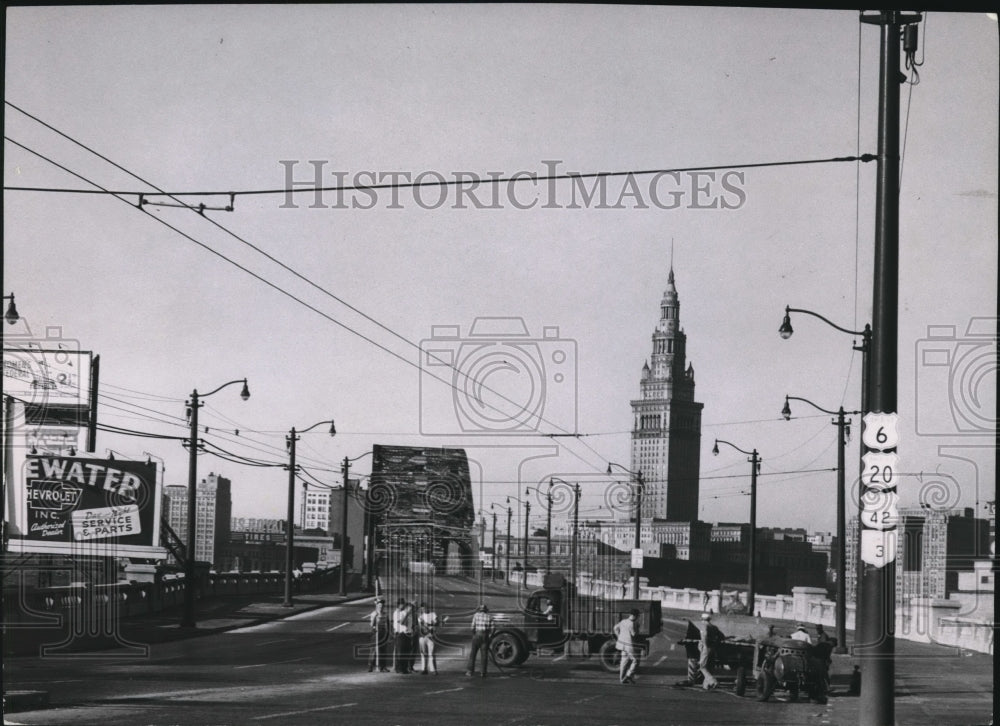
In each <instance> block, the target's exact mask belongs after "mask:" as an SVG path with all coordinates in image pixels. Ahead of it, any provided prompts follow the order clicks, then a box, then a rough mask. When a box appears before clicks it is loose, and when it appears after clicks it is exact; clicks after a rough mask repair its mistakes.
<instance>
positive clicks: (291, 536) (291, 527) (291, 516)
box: [282, 426, 299, 608]
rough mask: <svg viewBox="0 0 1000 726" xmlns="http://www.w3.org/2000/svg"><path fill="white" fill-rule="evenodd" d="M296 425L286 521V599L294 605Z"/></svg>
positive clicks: (290, 450) (290, 453)
mask: <svg viewBox="0 0 1000 726" xmlns="http://www.w3.org/2000/svg"><path fill="white" fill-rule="evenodd" d="M298 439H299V437H298V436H296V434H295V427H294V426H292V430H291V431H290V432H289V434H288V520H287V521H286V522H285V601H284V602H283V603H282V605H283V606H284V607H286V608H290V607H292V604H293V603H292V570H293V569H295V442H296V441H298Z"/></svg>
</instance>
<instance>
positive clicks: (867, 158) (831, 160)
mask: <svg viewBox="0 0 1000 726" xmlns="http://www.w3.org/2000/svg"><path fill="white" fill-rule="evenodd" d="M5 103H7V104H8V105H10V106H11V107H12V108H14V109H15V110H17V111H19V112H20V113H22V114H24V115H25V116H27V117H28V118H31V119H32V120H34V121H35V122H36V123H39V124H41V125H43V126H44V127H46V128H48V129H50V130H51V131H53V132H54V133H57V134H59V135H60V136H62V137H63V138H65V139H67V140H68V141H70V142H72V143H74V144H76V145H78V146H80V147H81V148H83V149H85V150H86V151H88V152H89V153H91V154H94V155H95V156H97V157H98V158H100V159H102V160H103V161H105V162H106V163H109V164H111V165H113V166H115V167H116V168H118V169H120V170H121V171H123V172H125V173H127V174H129V175H130V176H132V177H133V178H135V179H137V180H138V181H140V182H142V183H143V184H146V185H148V186H152V187H153V188H154V189H156V190H157V194H159V195H164V196H168V197H170V198H172V199H174V201H176V202H178V204H179V205H180V206H184V207H187V208H188V209H191V210H192V211H199V210H198V209H197V208H196V207H192V206H189V205H185V204H183V203H181V202H180V200H179V199H175V197H176V196H182V195H189V194H191V193H181V194H171V193H168V192H165V191H163V190H162V189H159V188H158V187H156V185H154V184H152V183H150V182H148V181H147V180H145V179H142V178H141V177H140V176H138V175H137V174H135V173H133V172H131V171H130V170H128V169H126V168H125V167H123V166H121V165H120V164H117V163H116V162H114V161H112V160H111V159H109V158H108V157H106V156H104V155H102V154H100V153H99V152H97V151H95V150H94V149H91V148H90V147H89V146H87V145H86V144H83V143H82V142H80V141H78V140H76V139H75V138H73V137H71V136H69V135H68V134H66V133H64V132H62V131H60V130H59V129H56V128H55V127H54V126H52V125H50V124H48V123H46V122H45V121H43V120H42V119H40V118H38V117H37V116H34V115H33V114H30V113H29V112H27V111H25V110H24V109H22V108H20V107H18V106H16V105H15V104H13V103H11V102H9V101H5ZM874 158H875V157H874V156H872V155H871V154H866V155H863V156H857V157H832V158H829V159H810V160H792V161H781V162H762V163H751V164H738V165H731V164H730V165H717V166H698V167H683V168H677V169H672V170H663V169H656V170H633V171H626V172H596V173H587V174H567V175H548V176H544V175H543V176H541V177H537V178H536V179H535V181H536V183H537V181H547V180H549V179H560V178H562V179H570V178H587V177H607V176H625V175H643V174H658V173H672V172H684V171H695V170H698V171H706V170H716V169H731V168H762V167H768V166H790V165H800V164H814V163H834V162H844V161H871V160H872V159H874ZM47 160H48V159H47ZM49 161H50V163H52V162H51V160H49ZM74 175H75V174H74ZM75 176H77V177H78V178H80V179H81V180H83V181H85V182H86V183H89V184H92V185H93V186H96V187H98V189H101V190H102V191H103V192H104V193H106V194H113V195H115V196H116V198H119V199H120V198H121V195H122V194H127V192H126V193H119V192H112V191H110V190H107V189H104V188H102V187H100V185H97V184H95V183H94V182H91V181H90V180H88V179H84V178H83V177H80V176H79V175H75ZM518 179H519V177H514V178H512V179H511V180H518ZM491 181H492V179H491ZM499 181H503V180H499ZM452 183H465V182H459V181H457V180H456V181H455V182H448V180H444V184H445V185H450V184H452ZM426 185H438V186H440V185H441V184H439V183H438V182H432V183H414V184H405V185H398V184H390V185H374V186H368V185H366V186H365V187H364V188H366V189H373V188H374V189H377V188H399V187H404V186H426ZM337 189H342V190H344V191H346V190H349V189H350V187H330V188H328V189H327V190H330V191H332V190H337ZM320 190H321V189H314V190H313V191H314V192H315V191H320ZM86 191H93V190H86ZM285 191H286V190H254V191H252V192H233V191H227V192H224V194H226V195H229V196H230V197H232V196H233V195H234V194H244V193H284V192H285ZM300 191H306V190H304V189H301V188H300ZM219 193H220V194H222V192H219ZM151 195H152V194H151V193H149V194H147V196H151ZM203 196H207V195H203ZM122 201H126V203H128V202H127V200H124V199H123V200H122ZM130 206H131V205H130ZM141 206H142V205H141V204H140V205H139V207H140V209H141ZM199 213H200V214H201V216H202V217H203V218H205V219H208V220H209V222H211V223H212V224H213V225H215V226H216V227H217V228H219V229H220V230H222V231H224V232H225V233H227V234H229V235H230V236H232V237H233V238H234V239H236V240H237V241H239V242H241V243H243V244H245V245H247V246H249V247H250V248H251V249H253V250H254V251H256V252H258V253H259V254H261V255H263V256H265V257H266V258H267V259H268V260H270V261H271V262H273V263H275V264H277V265H279V266H280V267H281V268H282V269H284V270H286V271H288V272H290V273H291V274H293V275H295V276H296V277H298V278H299V279H301V280H302V281H304V282H306V283H307V284H309V285H311V286H312V287H314V288H315V289H317V290H319V291H320V292H322V293H324V294H326V295H328V296H330V297H331V298H333V299H334V300H336V301H337V302H339V303H340V304H342V305H344V306H345V307H347V308H348V309H350V310H352V311H353V312H355V313H357V314H359V315H361V316H362V317H364V318H365V319H366V320H369V321H370V322H372V323H374V324H376V325H377V326H379V327H380V328H382V329H383V330H385V331H386V332H388V333H390V334H391V335H393V336H395V337H397V338H398V339H400V340H402V341H403V342H405V343H407V344H408V345H410V346H412V347H414V348H416V349H417V350H418V351H420V345H419V344H417V343H414V342H413V341H410V340H409V339H407V338H406V337H405V336H402V335H400V334H399V333H397V332H396V331H394V330H392V329H391V328H389V327H388V326H385V325H383V324H382V323H380V322H379V321H378V320H376V319H374V318H372V317H371V316H369V315H367V314H366V313H364V312H362V311H361V310H359V309H358V308H356V307H354V306H352V305H350V304H349V303H347V302H346V301H344V300H342V299H341V298H339V297H337V296H336V295H334V294H333V293H331V292H330V291H328V290H326V289H325V288H324V287H322V286H320V285H318V284H317V283H315V282H313V281H312V280H310V279H309V278H307V277H305V276H304V275H302V274H301V273H299V272H297V271H296V270H294V269H292V268H291V267H290V266H288V265H286V264H285V263H283V262H281V261H280V260H278V259H277V258H275V257H274V256H272V255H270V254H268V253H267V252H265V251H263V250H261V249H260V248H259V247H257V246H256V245H253V244H252V243H250V242H249V241H247V240H245V239H243V238H242V237H240V236H239V235H237V234H236V233H235V232H232V231H231V230H229V229H228V228H226V227H225V226H223V225H221V224H219V223H218V222H216V221H215V220H213V219H211V218H210V217H205V215H204V214H203V213H201V212H199ZM154 219H158V218H156V217H154ZM167 226H170V225H167ZM171 228H172V229H175V231H178V232H179V230H176V228H173V227H171ZM179 233H180V232H179ZM181 234H182V235H183V233H181ZM183 236H185V237H187V238H188V239H190V240H191V241H195V240H193V239H192V238H190V237H188V236H187V235H183ZM196 243H197V242H196ZM198 244H200V243H198ZM203 246H204V245H203ZM206 249H210V248H207V247H206ZM211 251H213V252H214V250H211ZM216 254H219V253H216ZM219 256H220V257H222V258H223V259H226V260H227V261H229V262H230V263H231V264H234V265H237V266H238V267H240V269H242V270H243V271H244V272H247V273H249V274H253V273H250V271H249V270H247V269H246V268H243V267H242V266H239V265H238V264H237V263H235V262H232V261H230V260H228V258H226V257H225V256H222V255H221V254H220V255H219ZM254 276H255V277H258V276H256V275H254ZM258 279H261V281H264V282H267V281H265V280H263V279H262V278H259V277H258ZM267 284H269V285H271V286H272V287H275V289H279V291H280V290H281V289H280V288H277V286H274V285H272V284H271V283H269V282H268V283H267ZM286 294H289V293H286ZM289 296H290V297H292V298H293V299H296V300H297V301H298V302H300V304H303V305H306V307H309V308H310V309H312V310H314V311H315V312H319V311H318V310H316V309H315V308H312V307H311V306H309V305H308V304H306V303H304V302H302V301H300V300H298V299H297V298H295V297H294V296H291V295H290V294H289ZM320 314H322V313H320ZM324 317H327V316H325V315H324ZM330 320H331V322H335V323H336V324H337V325H340V326H341V327H343V328H345V329H346V330H348V331H349V332H352V333H354V334H355V335H358V336H359V337H362V338H363V339H365V340H366V341H367V342H369V343H372V344H374V345H376V346H377V347H379V348H380V349H382V350H384V351H385V352H389V353H390V354H391V355H393V356H395V357H397V358H399V359H400V360H402V361H403V362H404V363H407V364H409V365H411V366H412V365H414V364H413V363H412V361H409V360H408V359H405V358H402V357H401V356H399V355H398V354H396V353H395V352H394V351H390V350H389V349H388V348H385V347H384V346H381V345H380V344H378V343H376V342H375V341H373V340H371V339H370V338H368V337H367V336H364V335H363V334H361V333H360V332H358V331H355V330H354V329H352V328H350V327H349V326H346V325H345V324H343V323H340V322H339V321H336V320H334V319H332V318H330ZM414 367H416V368H418V370H424V369H422V368H421V367H420V366H414ZM455 370H456V372H457V373H460V374H461V373H462V371H460V370H459V369H457V368H456V369H455ZM424 372H426V371H424ZM431 375H432V377H434V378H436V379H437V380H439V381H441V382H443V383H445V384H446V385H449V386H451V387H452V388H456V386H455V384H454V383H453V382H451V381H446V380H444V379H442V378H439V377H438V376H436V375H433V374H431ZM456 390H457V388H456ZM492 393H496V392H495V391H493V392H492ZM500 397H501V398H503V399H504V400H507V401H508V402H509V403H514V402H513V401H510V399H507V398H506V397H505V396H502V395H500ZM487 405H489V404H487ZM515 405H517V404H516V403H515ZM494 408H495V407H494ZM497 410H499V409H497ZM547 423H551V422H547ZM556 428H560V429H561V427H559V426H556ZM582 443H583V445H584V446H585V448H587V449H588V450H589V451H590V452H591V453H592V454H594V455H595V456H598V457H599V458H601V459H602V460H605V459H606V457H603V456H601V455H600V454H599V453H598V452H597V451H596V450H595V449H593V448H592V447H590V446H589V445H587V444H586V442H582ZM569 453H571V454H572V455H574V456H575V457H576V458H578V459H580V460H581V461H583V462H584V463H586V462H585V461H584V459H583V457H581V456H580V455H579V454H577V453H576V452H573V451H570V452H569Z"/></svg>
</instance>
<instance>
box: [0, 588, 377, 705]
mask: <svg viewBox="0 0 1000 726" xmlns="http://www.w3.org/2000/svg"><path fill="white" fill-rule="evenodd" d="M372 597H374V595H373V594H372V593H366V592H359V593H349V594H347V595H340V594H334V593H305V594H302V595H296V596H294V597H293V598H292V604H291V606H290V607H285V605H284V600H285V598H284V595H281V594H256V595H242V596H240V595H235V596H232V597H217V598H213V599H211V600H203V601H200V602H198V603H196V605H195V619H196V623H197V624H196V627H194V628H182V627H181V625H180V621H181V615H182V608H181V607H179V606H178V607H173V608H169V609H167V610H164V611H162V612H159V613H153V614H150V615H141V616H136V617H131V618H122V619H121V620H119V621H118V622H117V627H116V628H115V632H114V633H112V634H110V635H108V634H105V635H98V636H90V635H79V634H71V633H70V627H71V626H70V623H69V622H68V618H66V617H65V616H63V618H62V623H60V624H59V625H54V626H53V625H47V626H43V625H39V626H27V625H20V626H11V625H10V624H7V623H5V624H4V627H3V641H4V645H3V651H4V652H3V654H4V660H9V659H10V658H12V657H32V658H34V657H39V656H41V655H42V652H43V649H47V651H46V652H47V653H48V654H49V655H50V656H51V655H55V654H58V653H67V654H68V653H72V654H75V655H77V657H80V656H81V655H83V654H86V653H97V652H102V653H107V652H108V651H109V650H112V649H115V648H119V649H120V648H126V649H129V650H134V649H135V648H146V647H148V646H151V645H156V644H159V643H169V642H173V641H176V640H184V639H187V638H196V637H200V636H204V635H212V634H214V633H222V632H225V631H227V630H234V629H236V628H242V627H247V626H251V625H259V624H261V623H266V622H269V621H272V620H278V619H281V618H287V617H289V616H290V615H297V614H299V613H304V612H308V611H310V610H318V609H320V608H324V607H329V606H331V605H339V604H341V603H345V602H354V601H356V600H364V599H367V598H372ZM81 630H82V629H81ZM83 657H86V656H83ZM48 698H49V694H48V692H46V691H41V690H33V691H4V694H3V700H4V710H5V711H6V712H8V713H13V712H15V711H25V710H35V709H39V708H45V707H47V705H48Z"/></svg>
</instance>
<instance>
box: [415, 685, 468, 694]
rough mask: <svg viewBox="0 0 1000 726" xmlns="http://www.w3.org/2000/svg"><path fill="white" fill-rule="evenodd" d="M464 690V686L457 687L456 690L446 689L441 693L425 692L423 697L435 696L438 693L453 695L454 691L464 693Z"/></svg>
mask: <svg viewBox="0 0 1000 726" xmlns="http://www.w3.org/2000/svg"><path fill="white" fill-rule="evenodd" d="M464 690H465V686H459V687H458V688H446V689H445V690H443V691H427V692H426V693H424V695H425V696H433V695H436V694H438V693H454V692H455V691H464Z"/></svg>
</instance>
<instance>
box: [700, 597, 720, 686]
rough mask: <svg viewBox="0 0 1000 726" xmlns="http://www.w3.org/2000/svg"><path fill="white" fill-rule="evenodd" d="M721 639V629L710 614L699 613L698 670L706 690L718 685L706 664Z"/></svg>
mask: <svg viewBox="0 0 1000 726" xmlns="http://www.w3.org/2000/svg"><path fill="white" fill-rule="evenodd" d="M721 641H722V631H721V630H719V629H718V628H717V627H715V625H714V624H713V623H712V616H711V615H710V614H709V613H702V614H701V642H700V643H699V644H698V650H699V651H700V652H701V657H700V658H699V659H698V670H699V671H700V672H701V675H702V677H703V678H704V679H705V682H704V685H703V688H704V689H705V690H706V691H708V690H711V689H713V688H715V687H716V686H718V685H719V682H718V681H717V680H716V679H715V676H713V675H712V672H711V671H710V670H709V669H708V665H709V663H710V662H711V660H712V656H713V655H714V654H715V649H716V647H717V646H718V645H719V643H720V642H721Z"/></svg>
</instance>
